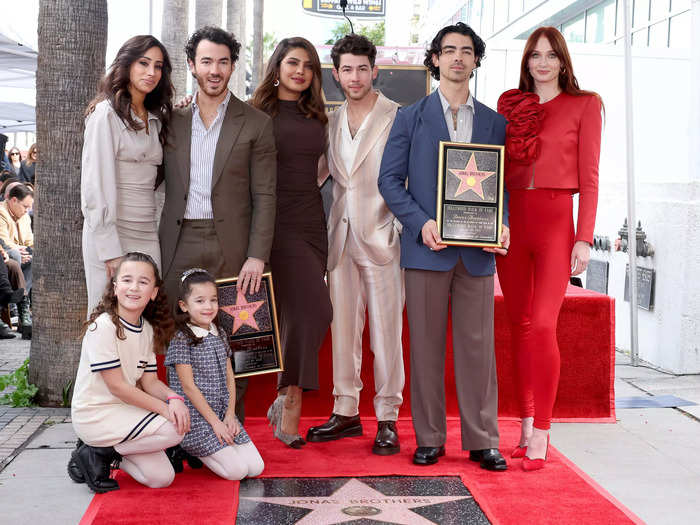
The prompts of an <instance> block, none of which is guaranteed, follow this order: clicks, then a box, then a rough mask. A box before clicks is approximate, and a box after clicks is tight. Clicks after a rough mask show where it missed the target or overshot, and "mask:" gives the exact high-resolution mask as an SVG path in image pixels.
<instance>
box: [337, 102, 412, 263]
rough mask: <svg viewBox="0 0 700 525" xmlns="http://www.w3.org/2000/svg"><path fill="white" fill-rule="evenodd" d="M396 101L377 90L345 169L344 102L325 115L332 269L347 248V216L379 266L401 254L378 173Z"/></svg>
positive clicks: (368, 252) (356, 234)
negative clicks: (342, 147)
mask: <svg viewBox="0 0 700 525" xmlns="http://www.w3.org/2000/svg"><path fill="white" fill-rule="evenodd" d="M398 107H399V105H398V104H397V103H396V102H394V101H392V100H390V99H388V98H386V97H385V96H384V95H382V94H381V93H379V98H377V101H376V103H375V106H374V108H373V109H372V111H371V112H370V114H369V115H367V117H366V119H367V122H365V123H364V126H365V131H364V135H363V136H362V140H361V142H360V145H359V147H358V149H357V155H356V156H355V161H354V163H353V167H352V169H351V172H350V173H348V172H347V169H346V167H345V163H344V162H343V159H342V157H341V154H340V144H341V143H342V141H343V133H342V126H344V125H345V119H346V116H345V115H346V111H347V102H346V103H344V104H343V105H342V106H341V107H340V108H339V109H337V110H336V111H334V112H332V113H331V114H330V115H329V116H328V134H329V139H330V140H329V146H328V153H327V161H328V169H329V171H330V173H331V175H332V176H333V204H332V205H331V209H330V213H329V214H328V270H334V269H335V267H336V266H337V265H338V262H339V261H340V256H341V255H342V253H343V250H344V249H345V241H346V238H347V235H348V220H347V217H351V218H352V221H353V224H352V226H351V227H352V229H353V231H354V233H355V236H356V238H357V240H358V242H359V244H360V245H361V246H362V248H363V249H364V251H365V254H366V255H367V257H368V258H369V260H370V261H372V263H374V264H376V265H379V266H383V265H385V264H388V263H389V262H391V261H392V260H394V259H396V258H397V257H398V256H399V236H398V234H397V233H398V231H399V228H400V225H399V224H398V221H397V220H396V218H395V217H394V214H393V213H391V211H390V210H389V208H387V205H386V203H385V202H384V198H383V197H382V196H381V195H380V194H379V188H378V187H377V177H378V176H379V165H380V164H381V162H382V155H383V153H384V145H385V144H386V141H387V138H388V137H389V132H390V131H391V125H392V124H393V123H394V118H395V117H396V111H397V110H398Z"/></svg>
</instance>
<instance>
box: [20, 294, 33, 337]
mask: <svg viewBox="0 0 700 525" xmlns="http://www.w3.org/2000/svg"><path fill="white" fill-rule="evenodd" d="M17 312H18V314H19V315H18V316H17V317H18V318H19V328H18V330H17V331H18V332H21V333H22V339H31V338H32V313H31V310H30V309H29V297H27V296H26V295H25V296H23V297H22V300H21V301H20V302H19V303H17Z"/></svg>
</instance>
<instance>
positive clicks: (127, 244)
mask: <svg viewBox="0 0 700 525" xmlns="http://www.w3.org/2000/svg"><path fill="white" fill-rule="evenodd" d="M170 71H171V66H170V59H169V58H168V53H167V51H166V49H165V47H163V44H161V43H160V42H159V41H158V40H157V39H156V38H154V37H152V36H150V35H142V36H135V37H133V38H131V39H129V40H128V41H127V42H126V43H125V44H124V45H123V46H122V48H121V49H120V50H119V52H118V53H117V57H116V58H115V59H114V63H113V64H112V66H111V67H110V69H109V71H108V72H107V74H106V75H105V77H104V78H103V79H102V82H101V85H100V90H99V92H98V94H97V96H96V97H95V99H94V100H93V101H92V102H91V103H90V104H89V106H88V109H87V117H86V119H85V137H84V139H85V140H84V144H83V158H82V175H81V185H80V192H81V209H82V212H83V217H84V218H85V221H84V224H83V261H84V264H85V278H86V281H87V291H88V315H89V313H90V312H91V311H92V310H93V309H94V308H95V306H97V304H98V302H99V300H100V297H101V295H102V292H103V291H104V289H105V285H106V284H107V281H108V280H109V279H111V278H112V276H113V274H114V270H115V269H116V268H117V267H118V266H119V261H120V260H121V257H122V256H123V255H124V254H125V253H128V252H143V253H146V254H148V255H150V256H151V257H152V258H153V259H154V260H155V261H156V263H157V264H158V266H159V268H160V245H159V243H158V229H157V221H156V201H155V192H154V187H155V180H156V172H157V169H158V166H159V165H160V164H161V162H162V160H163V144H165V141H166V137H167V132H168V124H169V121H170V113H171V109H172V106H171V102H170V99H171V96H172V93H173V88H172V84H171V82H170Z"/></svg>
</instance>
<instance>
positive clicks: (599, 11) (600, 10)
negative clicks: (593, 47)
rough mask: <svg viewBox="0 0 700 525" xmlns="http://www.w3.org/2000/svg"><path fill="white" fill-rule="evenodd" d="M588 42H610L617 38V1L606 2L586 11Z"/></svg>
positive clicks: (609, 0)
mask: <svg viewBox="0 0 700 525" xmlns="http://www.w3.org/2000/svg"><path fill="white" fill-rule="evenodd" d="M586 17H587V20H586V42H588V43H598V42H609V41H610V40H612V39H613V37H614V36H615V0H605V1H604V2H602V3H601V4H599V5H597V6H596V7H593V8H591V9H589V10H588V11H586Z"/></svg>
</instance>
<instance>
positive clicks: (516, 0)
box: [508, 0, 523, 22]
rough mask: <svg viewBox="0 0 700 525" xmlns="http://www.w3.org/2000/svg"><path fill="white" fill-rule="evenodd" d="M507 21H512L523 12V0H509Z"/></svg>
mask: <svg viewBox="0 0 700 525" xmlns="http://www.w3.org/2000/svg"><path fill="white" fill-rule="evenodd" d="M508 7H509V9H508V21H509V22H512V21H513V20H515V19H516V18H518V17H519V16H520V15H522V14H523V0H509V2H508Z"/></svg>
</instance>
